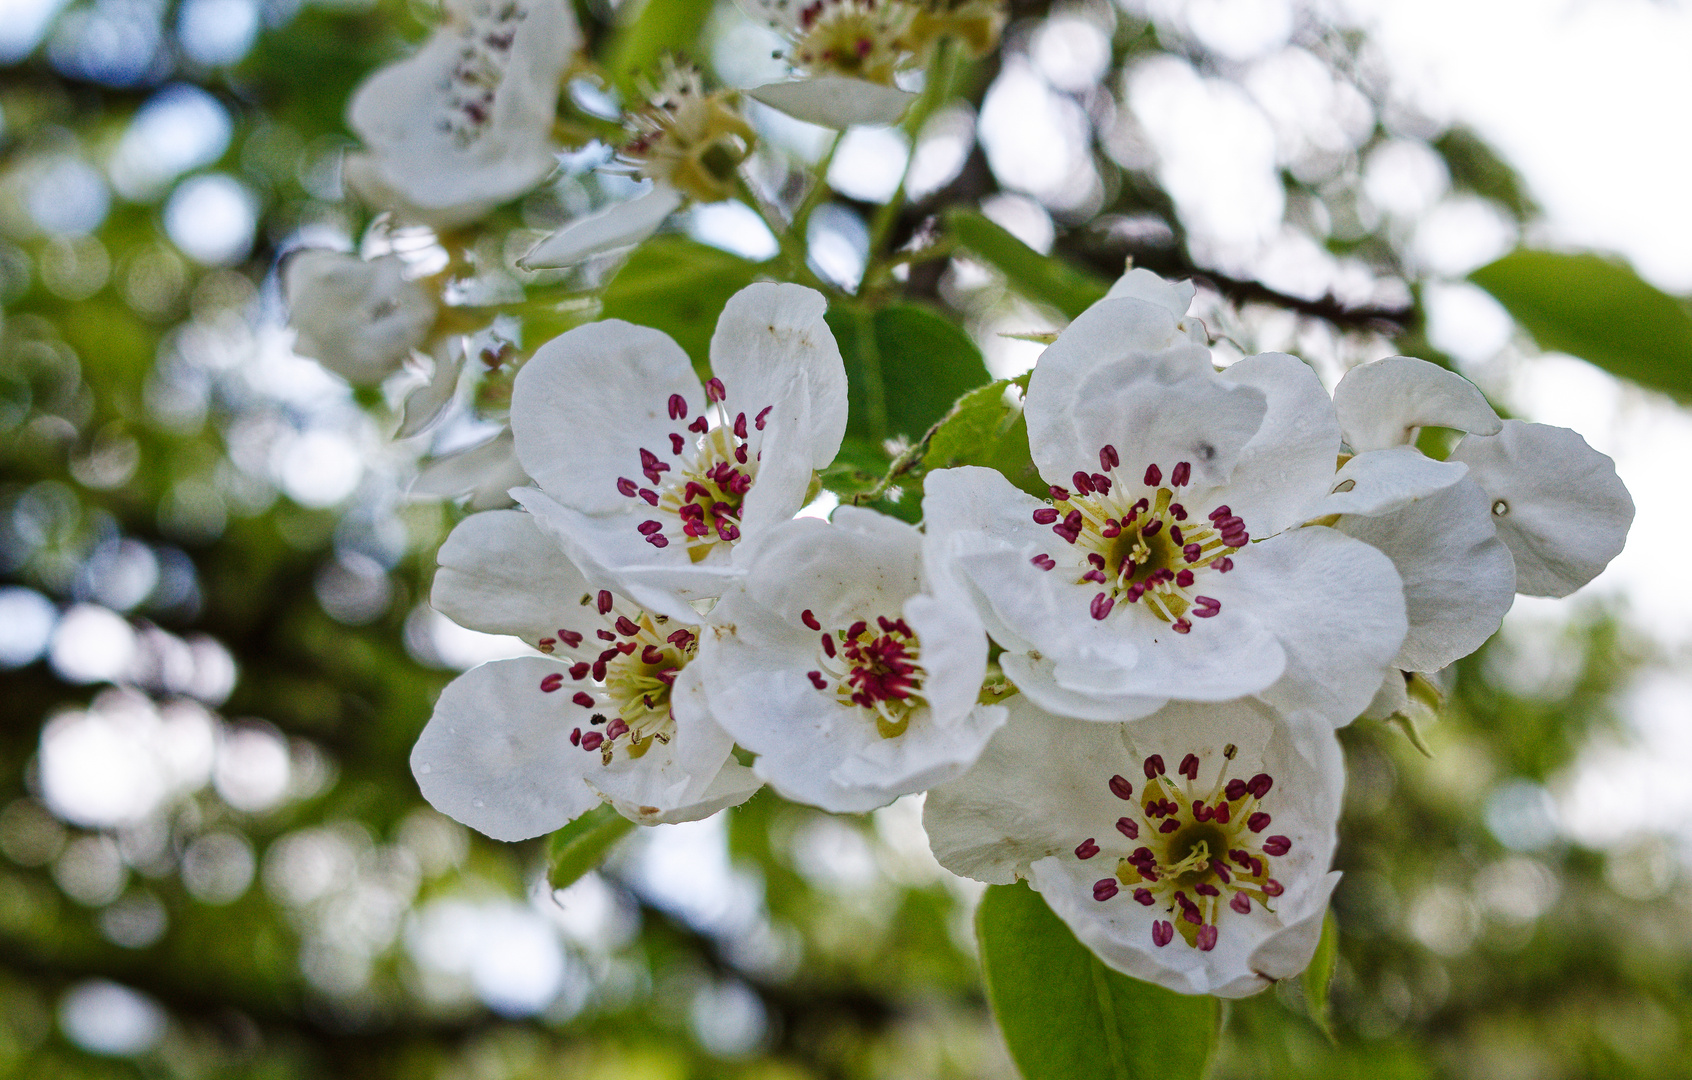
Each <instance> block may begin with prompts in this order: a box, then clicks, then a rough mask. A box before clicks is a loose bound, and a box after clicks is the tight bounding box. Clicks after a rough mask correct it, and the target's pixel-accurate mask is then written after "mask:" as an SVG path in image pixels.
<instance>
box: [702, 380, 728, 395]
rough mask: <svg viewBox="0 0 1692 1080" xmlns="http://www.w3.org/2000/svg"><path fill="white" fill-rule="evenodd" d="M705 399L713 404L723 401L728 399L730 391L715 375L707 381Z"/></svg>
mask: <svg viewBox="0 0 1692 1080" xmlns="http://www.w3.org/2000/svg"><path fill="white" fill-rule="evenodd" d="M705 397H706V399H707V400H709V401H712V402H717V401H721V400H723V399H724V398H726V397H728V389H727V388H726V387H725V386H723V380H721V379H719V378H717V377H716V376H715V375H713V376H711V378H709V379H706V380H705Z"/></svg>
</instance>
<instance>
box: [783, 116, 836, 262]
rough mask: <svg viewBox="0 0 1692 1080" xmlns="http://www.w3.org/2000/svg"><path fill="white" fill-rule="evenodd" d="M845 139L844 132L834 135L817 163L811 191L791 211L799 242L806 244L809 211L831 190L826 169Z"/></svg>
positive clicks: (831, 163)
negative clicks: (841, 141)
mask: <svg viewBox="0 0 1692 1080" xmlns="http://www.w3.org/2000/svg"><path fill="white" fill-rule="evenodd" d="M845 137H846V133H845V132H844V131H837V132H835V133H834V139H833V140H832V141H830V142H829V144H828V149H827V150H826V151H824V152H823V156H822V160H821V161H819V162H817V169H816V172H817V176H816V179H815V180H813V181H812V182H811V190H809V191H807V192H805V197H804V198H803V199H801V200H800V202H799V205H798V206H796V207H794V209H793V232H794V234H795V235H796V236H798V237H799V238H800V240H801V242H807V241H805V236H806V233H807V230H808V229H809V227H810V224H811V211H813V210H815V209H816V208H817V204H818V203H820V202H822V201H823V199H824V197H826V196H827V195H828V193H829V191H830V190H831V189H830V188H829V186H828V169H829V166H830V165H833V164H834V154H835V151H837V150H839V149H840V140H841V139H843V138H845Z"/></svg>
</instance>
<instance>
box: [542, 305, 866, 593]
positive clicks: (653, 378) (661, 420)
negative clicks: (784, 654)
mask: <svg viewBox="0 0 1692 1080" xmlns="http://www.w3.org/2000/svg"><path fill="white" fill-rule="evenodd" d="M826 307H827V304H826V302H825V301H824V300H823V297H822V294H820V293H818V292H816V291H814V290H812V289H807V288H804V287H803V286H799V285H777V284H771V283H760V284H756V285H749V286H747V287H746V288H744V289H742V290H740V291H739V292H738V293H736V294H734V296H732V297H730V298H729V301H728V304H727V305H726V306H725V307H724V309H723V313H722V316H721V317H720V318H719V319H718V320H717V328H716V332H715V333H714V334H713V335H712V338H711V349H710V355H711V369H712V371H713V372H714V374H713V375H712V377H711V378H710V379H708V380H707V381H706V382H705V383H703V384H701V383H700V380H699V376H698V375H696V374H695V373H694V370H693V365H692V363H691V362H690V361H689V360H688V357H687V354H686V353H684V352H683V351H682V350H681V347H680V346H678V345H677V344H676V343H675V342H674V341H672V340H670V338H669V337H668V336H666V335H665V334H663V333H660V332H659V331H657V330H651V329H648V328H646V327H640V326H632V325H630V324H629V323H626V322H622V321H619V320H615V319H611V320H606V321H603V322H597V323H590V324H588V325H586V326H581V327H577V328H576V329H574V330H571V331H569V332H567V333H565V334H563V335H562V336H560V337H557V338H554V339H553V340H552V341H550V342H548V343H546V344H545V345H543V346H541V347H540V349H539V350H538V351H537V352H536V353H535V355H534V356H533V357H532V358H531V359H530V360H529V362H528V363H527V364H525V365H524V366H523V368H522V370H521V371H519V372H518V373H517V378H516V380H515V382H514V384H513V387H512V398H511V429H512V433H513V435H514V436H515V440H516V448H517V457H518V459H519V461H520V462H521V464H522V466H523V469H524V471H525V472H527V473H528V474H529V475H530V476H531V477H533V478H534V481H535V484H536V487H532V488H521V489H517V490H515V491H513V492H512V495H513V497H514V498H516V499H517V501H518V502H520V503H521V504H522V505H523V506H525V507H526V508H528V509H529V510H530V511H531V512H532V513H534V514H535V516H536V518H537V519H538V520H539V521H540V523H541V524H542V525H543V526H545V527H546V528H547V529H548V530H549V531H551V532H552V533H553V534H554V535H555V536H557V537H558V538H559V540H560V542H561V543H562V544H563V546H564V548H565V550H566V551H568V552H569V554H570V556H571V558H572V559H573V560H574V561H575V562H576V564H577V565H578V566H580V567H581V569H582V572H583V573H584V574H585V575H586V576H587V578H588V580H589V581H590V582H593V583H594V584H595V586H596V587H599V588H608V589H611V590H613V591H616V592H619V593H621V594H623V595H625V596H628V597H629V598H631V599H632V600H634V601H635V602H636V603H639V604H641V605H642V606H643V607H645V608H647V609H648V610H650V611H654V612H660V613H662V614H665V615H668V616H671V617H673V618H681V619H691V618H694V617H696V616H694V614H693V608H692V607H691V606H690V604H691V602H693V601H696V600H705V599H711V598H715V597H718V596H721V595H722V594H723V592H724V590H725V589H726V588H727V587H728V586H729V584H730V583H731V582H732V580H733V579H734V578H735V577H736V576H738V575H739V574H741V573H742V572H743V571H744V567H743V566H742V565H740V562H739V561H737V559H736V557H735V551H736V548H737V545H739V544H741V543H752V542H754V541H755V540H756V539H757V538H758V537H759V536H760V535H761V534H763V533H765V532H767V531H768V530H769V529H771V528H772V527H773V526H775V525H776V524H778V523H780V522H782V521H786V520H787V519H789V518H791V517H792V516H793V515H794V514H795V513H796V512H797V511H798V510H799V508H800V507H801V506H802V505H804V502H805V500H806V498H807V493H808V491H809V489H810V485H811V482H812V476H813V471H814V470H816V469H820V468H823V467H825V466H827V465H828V464H829V462H831V461H832V460H833V459H834V455H835V452H836V451H837V450H838V449H839V447H840V440H841V437H842V436H843V435H844V434H845V430H846V369H845V366H844V364H843V363H842V361H841V358H840V349H839V347H838V346H837V345H836V344H835V342H834V337H833V335H832V334H830V333H829V330H828V326H827V324H826V323H824V322H823V312H824V310H825V309H826Z"/></svg>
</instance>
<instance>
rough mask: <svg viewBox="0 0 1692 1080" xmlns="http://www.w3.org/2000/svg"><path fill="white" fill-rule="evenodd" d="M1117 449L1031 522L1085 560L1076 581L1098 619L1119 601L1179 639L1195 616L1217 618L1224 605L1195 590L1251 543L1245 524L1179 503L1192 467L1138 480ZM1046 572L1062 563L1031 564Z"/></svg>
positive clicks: (1151, 468)
mask: <svg viewBox="0 0 1692 1080" xmlns="http://www.w3.org/2000/svg"><path fill="white" fill-rule="evenodd" d="M1121 464H1122V462H1121V458H1120V457H1119V456H1118V455H1117V453H1116V448H1115V447H1114V446H1109V445H1107V446H1104V447H1103V448H1101V449H1100V450H1099V469H1100V471H1099V472H1096V473H1085V472H1080V471H1077V472H1076V473H1075V475H1074V477H1073V478H1072V482H1073V484H1074V489H1075V490H1074V491H1073V492H1072V491H1070V490H1069V489H1068V488H1063V487H1058V486H1056V485H1053V486H1052V489H1051V491H1052V500H1053V502H1054V503H1055V505H1052V506H1042V507H1041V508H1040V509H1038V510H1036V511H1034V521H1035V522H1036V523H1037V524H1040V525H1050V526H1051V527H1052V532H1054V533H1056V534H1057V535H1058V536H1060V537H1062V538H1063V540H1064V541H1065V542H1066V543H1068V544H1070V545H1072V546H1073V547H1075V548H1076V550H1077V552H1078V553H1080V554H1081V555H1082V556H1083V559H1082V561H1081V562H1080V563H1078V564H1076V567H1075V569H1076V570H1078V571H1080V574H1079V576H1078V577H1077V578H1076V582H1075V583H1076V584H1077V585H1079V586H1081V587H1083V588H1086V589H1087V590H1088V591H1089V592H1092V593H1093V594H1094V595H1093V600H1092V604H1091V611H1092V615H1093V618H1095V619H1099V620H1103V619H1105V618H1107V617H1108V616H1109V615H1110V613H1111V611H1112V610H1113V609H1114V608H1115V607H1116V605H1117V604H1118V603H1129V604H1137V603H1139V602H1141V601H1142V600H1143V601H1144V602H1145V605H1146V608H1147V610H1149V611H1150V612H1151V613H1152V614H1153V615H1156V616H1157V617H1158V618H1159V619H1161V620H1163V621H1164V622H1166V623H1169V624H1170V626H1171V628H1172V629H1173V630H1174V631H1175V632H1176V633H1178V634H1185V633H1188V632H1190V631H1191V630H1192V628H1193V623H1192V620H1193V619H1209V618H1214V617H1215V616H1216V615H1217V614H1219V613H1220V612H1221V610H1222V603H1221V601H1219V600H1216V599H1213V598H1212V597H1209V596H1204V595H1201V594H1199V593H1198V592H1197V589H1198V588H1199V587H1200V580H1201V577H1202V576H1203V575H1205V574H1207V573H1209V572H1212V571H1214V572H1215V573H1218V574H1225V573H1227V572H1228V571H1229V570H1232V569H1233V568H1234V559H1233V556H1234V555H1236V554H1238V552H1239V551H1240V549H1242V548H1244V547H1245V546H1246V545H1247V544H1249V543H1250V542H1251V536H1250V535H1249V534H1248V533H1247V532H1246V529H1245V522H1243V521H1241V520H1240V519H1239V518H1238V517H1235V516H1234V513H1233V511H1232V510H1231V509H1229V508H1228V507H1227V506H1218V507H1216V508H1215V509H1214V510H1211V511H1210V512H1209V513H1208V514H1207V515H1205V517H1203V518H1199V517H1197V516H1195V515H1194V513H1193V512H1192V511H1190V510H1189V509H1188V508H1187V506H1185V505H1184V504H1183V503H1181V502H1178V501H1177V498H1178V495H1179V492H1180V489H1181V488H1183V487H1186V486H1187V484H1188V483H1190V482H1191V480H1192V475H1193V467H1192V464H1191V463H1190V462H1185V461H1181V462H1177V463H1176V465H1175V467H1174V468H1173V469H1171V470H1170V471H1169V483H1168V484H1167V485H1165V484H1164V482H1163V470H1162V469H1161V468H1159V467H1158V466H1157V465H1155V464H1153V465H1148V466H1146V471H1145V473H1144V474H1143V476H1142V477H1141V478H1140V482H1139V483H1133V482H1132V481H1131V480H1127V479H1125V471H1124V470H1123V469H1122V468H1121ZM1030 561H1031V562H1032V563H1033V564H1034V565H1035V566H1038V567H1039V568H1040V569H1042V570H1053V569H1056V568H1057V565H1058V564H1057V560H1056V559H1053V558H1052V557H1051V556H1050V555H1047V554H1045V553H1043V552H1042V553H1041V554H1039V555H1036V556H1034V558H1033V559H1031V560H1030Z"/></svg>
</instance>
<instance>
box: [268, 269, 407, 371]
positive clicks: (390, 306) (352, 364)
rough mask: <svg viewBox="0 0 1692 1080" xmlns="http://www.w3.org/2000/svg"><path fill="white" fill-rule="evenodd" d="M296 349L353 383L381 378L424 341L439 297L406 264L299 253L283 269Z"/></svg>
mask: <svg viewBox="0 0 1692 1080" xmlns="http://www.w3.org/2000/svg"><path fill="white" fill-rule="evenodd" d="M282 288H283V293H284V294H285V295H286V297H287V300H288V325H289V326H291V327H293V328H294V351H295V352H296V353H298V354H299V355H301V356H309V357H311V358H312V359H313V360H316V361H317V362H318V363H320V364H322V365H323V366H324V367H326V368H328V369H329V370H330V371H333V372H334V373H335V374H337V375H339V376H341V377H342V378H343V379H346V380H347V381H348V382H350V383H357V384H361V385H368V384H372V383H379V382H381V381H382V380H383V379H385V378H387V377H388V376H389V375H391V374H393V373H394V372H395V371H397V370H399V367H400V365H401V364H403V363H405V361H406V358H407V357H409V356H410V355H411V350H413V349H415V348H417V347H418V346H419V345H421V344H423V341H424V339H425V338H427V337H428V336H429V329H430V327H432V326H433V325H434V323H435V302H434V300H433V299H432V298H430V296H429V294H428V293H426V292H424V291H423V289H422V287H421V286H419V285H418V284H417V283H416V282H414V281H409V280H407V279H406V276H405V262H404V261H403V260H401V259H400V258H398V257H397V256H394V255H384V256H382V257H381V258H379V259H372V260H370V261H368V262H366V261H365V260H363V259H360V258H358V257H357V256H356V255H346V254H343V253H341V252H338V251H322V250H306V251H296V252H294V253H293V254H292V255H290V256H289V257H288V260H287V262H286V264H285V265H284V268H283V271H282Z"/></svg>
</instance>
